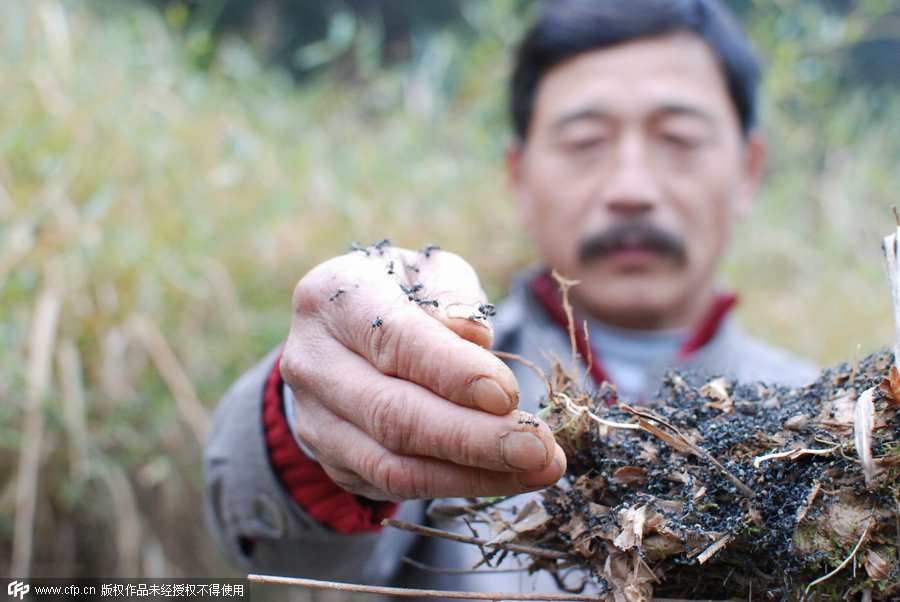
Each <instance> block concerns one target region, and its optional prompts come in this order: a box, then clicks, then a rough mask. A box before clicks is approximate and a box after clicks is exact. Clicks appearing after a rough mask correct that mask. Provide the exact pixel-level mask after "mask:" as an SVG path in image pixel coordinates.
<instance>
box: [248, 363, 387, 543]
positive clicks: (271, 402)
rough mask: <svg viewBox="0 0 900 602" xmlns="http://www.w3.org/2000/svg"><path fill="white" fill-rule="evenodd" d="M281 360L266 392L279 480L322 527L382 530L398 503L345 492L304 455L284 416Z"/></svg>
mask: <svg viewBox="0 0 900 602" xmlns="http://www.w3.org/2000/svg"><path fill="white" fill-rule="evenodd" d="M280 360H281V355H280V354H279V357H278V358H277V359H276V360H275V365H274V366H273V367H272V370H271V372H269V378H268V379H267V380H266V388H265V391H264V392H263V425H264V428H265V435H266V448H267V449H268V452H269V461H270V462H271V464H272V468H273V469H274V470H275V474H276V475H277V477H278V480H279V481H280V482H281V484H282V486H284V488H285V489H286V490H287V492H288V493H289V494H290V496H291V497H292V498H293V499H294V501H296V502H297V503H298V504H300V506H301V507H302V508H303V509H304V510H306V512H307V513H308V514H309V515H310V516H311V517H312V518H314V519H315V520H316V521H318V522H319V523H320V524H323V525H325V526H327V527H329V528H331V529H332V530H334V531H336V532H338V533H344V534H350V533H364V532H372V531H380V530H381V528H382V527H381V521H382V520H383V519H385V518H389V517H391V516H393V515H394V514H395V513H396V512H397V504H395V503H393V502H376V501H374V500H370V499H368V498H364V497H361V496H357V495H354V494H352V493H350V492H349V491H346V490H345V489H342V488H341V487H340V486H338V485H337V484H336V483H335V482H334V481H332V480H331V478H330V477H329V476H328V474H327V473H326V472H325V470H324V469H323V468H322V466H321V465H320V464H319V463H318V462H316V461H315V460H313V459H311V458H310V457H309V456H307V455H306V454H305V453H303V450H301V449H300V446H299V445H297V442H296V441H295V440H294V436H293V434H292V433H291V428H290V426H289V425H288V423H287V418H286V417H285V415H284V401H283V399H282V390H283V387H284V381H283V380H282V378H281V370H280V369H279V363H280Z"/></svg>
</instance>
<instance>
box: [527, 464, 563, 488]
mask: <svg viewBox="0 0 900 602" xmlns="http://www.w3.org/2000/svg"><path fill="white" fill-rule="evenodd" d="M563 472H564V469H563V466H562V464H561V463H560V461H559V459H557V458H554V459H553V462H551V463H550V466H548V467H547V468H545V469H544V470H542V471H540V472H520V473H519V482H520V483H521V484H522V486H523V487H547V486H549V485H552V484H554V483H555V482H557V481H558V480H559V479H560V478H562V475H563Z"/></svg>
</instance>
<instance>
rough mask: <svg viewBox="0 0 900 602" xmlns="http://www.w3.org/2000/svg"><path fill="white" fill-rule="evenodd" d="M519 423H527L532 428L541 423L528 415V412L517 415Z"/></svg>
mask: <svg viewBox="0 0 900 602" xmlns="http://www.w3.org/2000/svg"><path fill="white" fill-rule="evenodd" d="M519 424H527V425H528V426H533V427H534V428H537V427H539V426H541V423H540V422H538V421H537V419H536V418H534V417H532V416H529V415H528V414H522V415H520V416H519Z"/></svg>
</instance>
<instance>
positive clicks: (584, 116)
mask: <svg viewBox="0 0 900 602" xmlns="http://www.w3.org/2000/svg"><path fill="white" fill-rule="evenodd" d="M609 117H611V113H609V112H608V111H604V110H603V109H600V108H596V107H588V108H586V109H579V110H577V111H572V112H571V113H566V114H564V115H562V116H561V117H559V118H557V119H556V120H555V121H554V122H553V125H552V128H553V131H555V132H559V131H560V130H562V129H563V128H565V127H566V126H567V125H569V124H571V123H575V122H577V121H600V120H602V119H607V118H609Z"/></svg>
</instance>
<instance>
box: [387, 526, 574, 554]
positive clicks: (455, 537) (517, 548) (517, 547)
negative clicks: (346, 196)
mask: <svg viewBox="0 0 900 602" xmlns="http://www.w3.org/2000/svg"><path fill="white" fill-rule="evenodd" d="M381 524H382V525H383V526H385V527H394V528H395V529H402V530H404V531H409V532H410V533H417V534H419V535H426V536H428V537H440V538H441V539H449V540H451V541H458V542H461V543H468V544H472V545H476V546H485V547H488V548H498V549H502V550H509V551H510V552H519V553H520V554H529V555H530V556H534V557H535V558H549V559H551V560H567V559H569V557H570V556H569V554H566V553H565V552H560V551H558V550H548V549H546V548H539V547H536V546H528V545H524V544H518V543H490V542H488V541H487V540H484V539H481V538H478V537H471V536H468V535H461V534H459V533H453V532H452V531H444V530H443V529H435V528H433V527H424V526H422V525H417V524H415V523H408V522H406V521H403V520H397V519H394V518H386V519H384V520H383V521H381Z"/></svg>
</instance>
